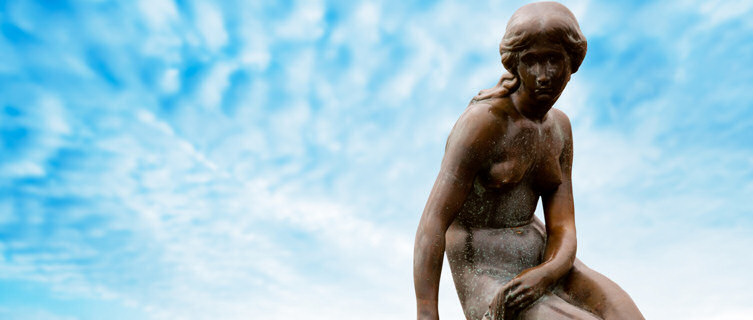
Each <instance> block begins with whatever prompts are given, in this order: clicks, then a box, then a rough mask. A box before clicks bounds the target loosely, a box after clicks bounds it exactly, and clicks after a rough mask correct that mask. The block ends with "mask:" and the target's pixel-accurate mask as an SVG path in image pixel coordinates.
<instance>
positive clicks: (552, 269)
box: [539, 110, 577, 282]
mask: <svg viewBox="0 0 753 320" xmlns="http://www.w3.org/2000/svg"><path fill="white" fill-rule="evenodd" d="M556 112H557V116H558V118H559V119H558V120H559V121H560V126H561V129H562V132H563V136H564V138H565V145H564V147H563V150H562V154H561V155H560V168H561V169H562V183H561V184H560V185H559V186H558V187H557V189H555V190H554V191H553V192H551V193H549V194H543V195H542V197H541V202H542V204H543V205H544V221H545V224H546V235H547V241H546V249H545V250H544V258H543V261H544V262H543V263H542V264H541V265H540V266H539V268H541V269H544V270H545V271H546V273H548V274H549V278H550V279H549V280H550V281H552V282H556V281H557V280H559V279H560V278H561V277H562V276H564V275H565V274H567V272H568V271H570V268H572V266H573V262H574V261H575V251H576V248H577V240H576V236H575V207H574V205H573V184H572V180H571V176H572V167H573V138H572V135H573V134H572V129H571V127H570V120H569V119H568V118H567V116H566V115H565V114H564V113H562V112H561V111H559V110H557V111H556Z"/></svg>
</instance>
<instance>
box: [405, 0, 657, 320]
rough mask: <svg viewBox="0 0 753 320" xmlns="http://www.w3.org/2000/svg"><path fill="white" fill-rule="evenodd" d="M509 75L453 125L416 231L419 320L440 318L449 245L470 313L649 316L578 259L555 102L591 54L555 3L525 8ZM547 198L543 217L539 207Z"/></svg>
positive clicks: (506, 50) (512, 30) (563, 132)
mask: <svg viewBox="0 0 753 320" xmlns="http://www.w3.org/2000/svg"><path fill="white" fill-rule="evenodd" d="M499 51H500V53H501V55H502V64H504V66H505V68H506V69H507V71H508V72H509V73H506V74H505V75H503V76H502V78H501V79H500V81H499V83H498V84H497V85H496V86H495V87H493V88H490V89H486V90H482V91H481V92H480V93H479V94H478V95H477V96H476V97H474V98H473V100H472V101H471V103H470V104H469V105H468V108H467V109H466V110H465V112H463V114H462V115H461V116H460V119H458V121H457V123H456V124H455V127H454V128H453V129H452V132H451V133H450V136H449V138H448V139H447V146H446V151H445V155H444V159H443V160H442V165H441V168H440V172H439V176H438V177H437V180H436V182H435V183H434V187H433V188H432V190H431V194H430V196H429V200H428V201H427V203H426V208H425V209H424V212H423V214H422V216H421V220H420V222H419V226H418V231H417V233H416V242H415V252H414V270H413V272H414V282H415V288H416V300H417V305H418V319H438V318H439V316H438V309H437V295H438V290H439V278H440V273H441V271H442V259H443V255H444V253H445V251H446V252H447V257H448V261H449V262H450V269H451V270H452V276H453V279H454V281H455V286H456V288H457V290H458V296H459V297H460V302H461V304H462V306H463V311H464V313H465V316H466V318H467V319H472V320H478V319H494V320H501V319H643V316H642V315H641V313H640V311H639V310H638V308H637V307H636V305H635V303H634V302H633V301H632V299H631V298H630V296H628V294H627V293H625V292H624V291H623V290H622V289H621V288H620V287H619V286H618V285H617V284H615V283H614V282H612V281H610V280H609V279H607V278H606V277H604V276H603V275H601V274H599V273H597V272H595V271H593V270H591V269H589V268H587V267H586V266H585V265H584V264H583V263H581V262H580V261H579V260H578V259H576V258H575V251H576V237H575V219H574V206H573V193H572V184H571V180H570V175H571V168H572V159H573V140H572V131H571V128H570V121H569V120H568V118H567V116H566V115H565V114H564V113H563V112H562V111H560V110H558V109H555V108H552V106H553V105H554V103H555V101H557V99H558V98H559V96H560V94H561V93H562V91H563V89H564V88H565V85H566V84H567V82H568V81H569V80H570V75H571V74H573V73H575V72H576V71H577V70H578V67H579V66H580V64H581V62H582V61H583V58H584V57H585V55H586V39H585V37H584V36H583V34H582V33H581V31H580V27H579V26H578V22H577V20H576V19H575V16H574V15H573V14H572V13H571V12H570V10H568V9H567V8H566V7H565V6H563V5H561V4H559V3H556V2H538V3H532V4H528V5H525V6H523V7H521V8H520V9H518V11H516V12H515V13H514V14H513V15H512V17H511V18H510V21H509V22H508V24H507V29H506V31H505V35H504V38H503V39H502V43H501V44H500V46H499ZM539 197H541V201H542V203H543V207H544V218H545V222H546V223H542V222H541V221H540V220H539V219H537V218H536V217H535V216H534V210H535V209H536V204H537V202H538V200H539Z"/></svg>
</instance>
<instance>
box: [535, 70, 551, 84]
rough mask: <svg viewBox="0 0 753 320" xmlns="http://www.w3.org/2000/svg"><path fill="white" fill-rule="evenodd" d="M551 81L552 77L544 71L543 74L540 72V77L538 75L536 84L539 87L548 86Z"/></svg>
mask: <svg viewBox="0 0 753 320" xmlns="http://www.w3.org/2000/svg"><path fill="white" fill-rule="evenodd" d="M550 82H551V81H550V78H549V77H548V76H547V75H546V73H544V72H542V73H541V74H539V76H538V77H536V84H537V85H538V86H539V87H548V86H549V84H550Z"/></svg>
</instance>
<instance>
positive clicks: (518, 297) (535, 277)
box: [500, 268, 552, 314]
mask: <svg viewBox="0 0 753 320" xmlns="http://www.w3.org/2000/svg"><path fill="white" fill-rule="evenodd" d="M551 284H552V281H551V280H550V278H549V275H548V273H547V272H545V271H544V270H541V269H539V268H533V269H528V270H526V271H523V272H522V273H520V274H519V275H518V276H517V277H515V278H513V279H512V280H510V282H508V283H507V284H506V285H505V286H504V287H503V288H502V290H500V294H504V301H505V302H504V304H505V310H508V311H507V312H506V313H508V314H509V313H517V312H518V311H521V310H523V309H525V308H527V307H528V306H530V305H531V304H533V303H534V302H536V300H538V299H539V298H541V296H543V295H544V293H546V290H547V289H548V288H549V286H550V285H551Z"/></svg>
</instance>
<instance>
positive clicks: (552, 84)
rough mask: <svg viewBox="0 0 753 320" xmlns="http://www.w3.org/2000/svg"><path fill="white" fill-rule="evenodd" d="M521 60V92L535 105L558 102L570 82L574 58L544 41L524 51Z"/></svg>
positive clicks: (519, 75)
mask: <svg viewBox="0 0 753 320" xmlns="http://www.w3.org/2000/svg"><path fill="white" fill-rule="evenodd" d="M519 57H520V62H519V63H518V67H517V72H518V77H519V78H520V84H521V86H520V89H522V90H525V92H526V94H527V95H528V96H529V97H531V98H533V99H534V100H535V101H540V102H553V101H554V100H556V99H557V98H558V97H559V96H560V94H561V93H562V90H564V89H565V85H566V84H567V82H568V81H569V80H570V74H571V72H570V58H569V56H568V54H567V51H565V48H564V47H563V46H562V45H561V44H559V43H552V42H550V41H548V40H546V39H544V38H540V39H539V40H537V41H535V42H534V43H532V44H531V45H530V46H529V47H528V48H527V49H525V50H523V51H521V52H520V55H519ZM520 89H519V90H520Z"/></svg>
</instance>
